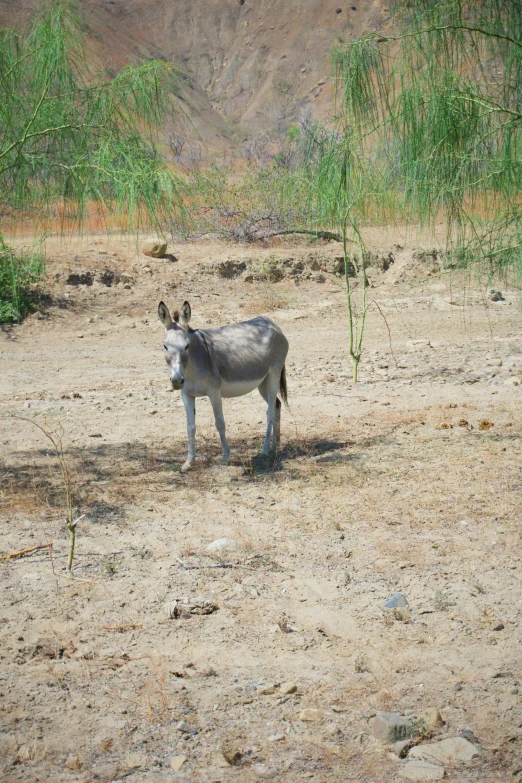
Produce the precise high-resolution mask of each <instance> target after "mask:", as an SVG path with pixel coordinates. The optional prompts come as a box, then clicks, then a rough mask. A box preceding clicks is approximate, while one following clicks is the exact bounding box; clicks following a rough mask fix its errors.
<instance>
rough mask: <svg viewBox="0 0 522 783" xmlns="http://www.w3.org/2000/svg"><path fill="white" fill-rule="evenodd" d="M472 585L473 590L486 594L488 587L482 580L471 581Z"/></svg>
mask: <svg viewBox="0 0 522 783" xmlns="http://www.w3.org/2000/svg"><path fill="white" fill-rule="evenodd" d="M471 587H472V588H473V590H476V591H477V593H478V594H479V595H484V594H485V593H486V587H485V585H484V584H483V583H482V582H479V581H476V582H471Z"/></svg>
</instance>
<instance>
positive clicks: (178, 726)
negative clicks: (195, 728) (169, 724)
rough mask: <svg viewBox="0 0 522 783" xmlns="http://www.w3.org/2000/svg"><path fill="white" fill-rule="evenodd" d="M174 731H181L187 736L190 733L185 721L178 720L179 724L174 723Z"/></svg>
mask: <svg viewBox="0 0 522 783" xmlns="http://www.w3.org/2000/svg"><path fill="white" fill-rule="evenodd" d="M176 730H177V731H182V732H183V733H184V734H188V732H189V731H190V726H189V725H188V723H187V721H186V720H180V721H179V723H176Z"/></svg>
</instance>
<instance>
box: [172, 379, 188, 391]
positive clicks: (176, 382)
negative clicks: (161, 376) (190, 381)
mask: <svg viewBox="0 0 522 783" xmlns="http://www.w3.org/2000/svg"><path fill="white" fill-rule="evenodd" d="M170 385H171V386H172V389H173V390H174V391H179V390H180V389H182V388H183V386H184V385H185V379H184V378H171V379H170Z"/></svg>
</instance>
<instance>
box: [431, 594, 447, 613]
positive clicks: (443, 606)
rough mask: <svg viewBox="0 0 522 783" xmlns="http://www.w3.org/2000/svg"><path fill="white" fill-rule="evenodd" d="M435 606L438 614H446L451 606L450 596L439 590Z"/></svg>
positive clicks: (434, 598) (435, 597)
mask: <svg viewBox="0 0 522 783" xmlns="http://www.w3.org/2000/svg"><path fill="white" fill-rule="evenodd" d="M433 606H434V607H435V609H436V610H437V612H446V611H447V610H448V608H449V606H450V603H449V599H448V596H447V595H446V593H445V592H444V590H437V591H436V593H435V595H434V597H433Z"/></svg>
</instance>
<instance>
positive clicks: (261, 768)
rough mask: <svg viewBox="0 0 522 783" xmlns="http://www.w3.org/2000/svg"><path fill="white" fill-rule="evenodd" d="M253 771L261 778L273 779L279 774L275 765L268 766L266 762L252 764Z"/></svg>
mask: <svg viewBox="0 0 522 783" xmlns="http://www.w3.org/2000/svg"><path fill="white" fill-rule="evenodd" d="M251 769H252V772H253V773H254V774H255V775H256V776H257V777H258V778H261V780H272V779H273V778H276V777H277V776H278V775H279V770H277V769H275V767H267V766H266V765H265V764H252V767H251Z"/></svg>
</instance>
